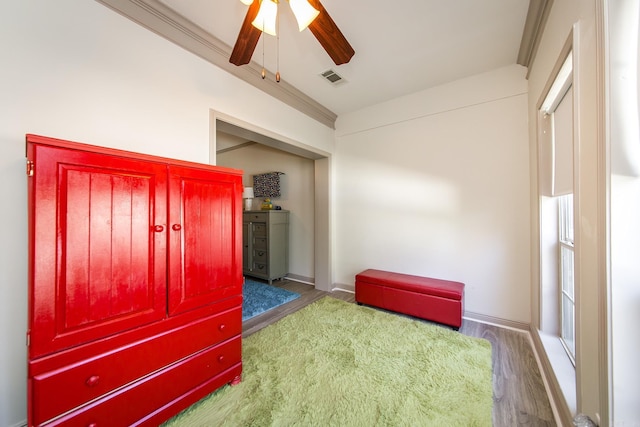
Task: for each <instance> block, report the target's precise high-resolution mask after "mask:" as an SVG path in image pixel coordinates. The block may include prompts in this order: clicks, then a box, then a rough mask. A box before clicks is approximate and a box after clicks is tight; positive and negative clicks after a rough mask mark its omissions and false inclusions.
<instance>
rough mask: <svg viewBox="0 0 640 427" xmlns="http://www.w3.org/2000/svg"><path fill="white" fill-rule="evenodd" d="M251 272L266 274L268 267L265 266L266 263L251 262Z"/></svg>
mask: <svg viewBox="0 0 640 427" xmlns="http://www.w3.org/2000/svg"><path fill="white" fill-rule="evenodd" d="M251 272H252V273H262V274H267V273H268V272H269V269H268V268H267V264H263V263H259V262H254V263H253V268H252V269H251Z"/></svg>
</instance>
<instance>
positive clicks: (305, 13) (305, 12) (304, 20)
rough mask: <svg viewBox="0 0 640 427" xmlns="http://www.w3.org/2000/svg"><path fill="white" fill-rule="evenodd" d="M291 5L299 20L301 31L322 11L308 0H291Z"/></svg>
mask: <svg viewBox="0 0 640 427" xmlns="http://www.w3.org/2000/svg"><path fill="white" fill-rule="evenodd" d="M289 6H291V10H292V11H293V14H294V15H295V17H296V21H298V28H299V29H300V31H302V30H304V29H305V28H307V27H308V26H309V24H311V22H312V21H313V20H314V19H316V18H317V17H318V15H319V14H320V12H319V11H318V10H317V9H316V8H314V7H313V6H311V5H310V4H309V2H308V1H307V0H289Z"/></svg>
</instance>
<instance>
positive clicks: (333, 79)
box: [320, 69, 347, 86]
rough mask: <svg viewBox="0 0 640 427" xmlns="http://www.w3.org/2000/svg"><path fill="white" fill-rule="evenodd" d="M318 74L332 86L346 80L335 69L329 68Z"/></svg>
mask: <svg viewBox="0 0 640 427" xmlns="http://www.w3.org/2000/svg"><path fill="white" fill-rule="evenodd" d="M320 76H321V77H322V78H323V79H325V80H327V81H328V82H329V83H331V84H332V85H334V86H337V85H339V84H342V83H346V82H347V81H346V80H345V79H343V78H342V77H341V76H340V75H339V74H338V73H336V72H335V71H333V70H331V69H329V70H327V71H325V72H323V73H320Z"/></svg>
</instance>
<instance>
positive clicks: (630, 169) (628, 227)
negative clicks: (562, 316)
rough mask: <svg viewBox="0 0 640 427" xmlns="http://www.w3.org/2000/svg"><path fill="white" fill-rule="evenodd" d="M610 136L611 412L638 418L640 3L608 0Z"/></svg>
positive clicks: (623, 420) (627, 421) (622, 418)
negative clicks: (639, 72)
mask: <svg viewBox="0 0 640 427" xmlns="http://www.w3.org/2000/svg"><path fill="white" fill-rule="evenodd" d="M607 7H608V12H609V15H608V18H609V20H610V21H609V25H608V29H609V36H610V38H609V40H608V43H607V47H609V48H610V55H609V64H608V65H609V67H610V68H609V70H608V71H609V74H608V75H609V78H610V81H609V88H610V94H609V96H610V98H609V99H610V104H609V105H610V110H609V116H608V117H609V119H610V122H609V123H610V126H611V131H610V134H609V135H610V138H611V141H610V142H611V143H610V147H611V173H612V176H611V322H612V323H611V330H612V336H611V340H612V344H611V345H612V350H613V351H612V356H611V363H612V383H613V390H612V401H613V409H612V415H613V420H615V425H633V423H634V422H637V421H638V420H640V405H638V397H639V396H640V366H639V365H638V353H639V352H640V334H638V333H637V329H638V324H640V263H638V254H640V128H639V126H638V124H639V114H638V112H639V110H640V108H639V107H640V105H639V104H640V96H639V95H640V92H638V90H639V88H640V85H639V79H640V76H639V75H638V69H639V65H640V64H639V59H640V55H639V54H640V42H639V38H640V37H639V27H640V5H639V4H638V1H637V0H610V1H609V2H608V5H607Z"/></svg>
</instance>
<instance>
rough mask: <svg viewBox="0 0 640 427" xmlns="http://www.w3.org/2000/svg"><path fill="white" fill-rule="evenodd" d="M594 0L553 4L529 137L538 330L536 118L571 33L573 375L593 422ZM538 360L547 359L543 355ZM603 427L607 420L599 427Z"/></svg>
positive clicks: (597, 263) (599, 289) (597, 275)
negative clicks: (573, 234) (573, 136)
mask: <svg viewBox="0 0 640 427" xmlns="http://www.w3.org/2000/svg"><path fill="white" fill-rule="evenodd" d="M599 6H602V2H599V1H596V0H561V1H554V2H553V6H552V9H551V14H550V15H549V18H548V20H547V23H546V26H545V29H544V34H543V36H542V39H541V41H540V45H539V47H538V50H537V55H536V57H535V60H534V63H533V64H532V65H531V66H530V74H529V139H530V144H531V147H530V151H531V155H530V158H531V167H530V170H531V183H532V188H531V230H532V236H533V239H532V245H533V246H532V268H531V272H532V287H533V291H534V292H533V295H534V298H533V301H532V314H533V325H534V327H537V328H539V327H540V319H539V313H540V305H539V304H540V302H539V300H538V298H537V295H539V291H540V277H539V274H538V270H539V265H540V257H539V246H538V244H537V241H538V236H539V226H538V225H539V220H540V219H539V200H538V199H539V197H538V194H539V193H538V188H537V180H538V178H537V170H538V165H537V155H536V117H537V114H538V111H537V103H538V101H539V100H540V98H541V96H542V94H543V89H544V87H545V84H546V83H547V81H548V80H549V79H550V77H551V74H552V69H553V67H554V65H555V63H556V61H557V60H558V59H559V57H560V52H561V50H562V48H563V46H564V44H565V42H566V40H567V39H568V37H569V36H570V34H571V32H572V29H573V30H574V34H575V40H576V44H574V46H573V54H574V68H573V70H574V81H573V90H574V95H575V103H574V111H575V114H574V120H575V122H574V135H575V139H574V144H575V145H574V150H575V157H574V185H575V188H574V204H575V206H574V209H575V218H576V223H575V242H576V249H575V256H576V260H575V263H576V264H575V269H576V271H575V283H576V306H577V313H576V377H577V391H576V396H577V400H578V402H577V410H578V412H581V413H585V414H587V415H589V416H590V417H591V418H592V419H594V420H597V419H598V418H601V419H602V421H603V422H605V423H606V422H607V420H608V407H607V396H608V384H607V383H606V375H607V365H606V360H605V358H604V354H606V348H607V337H606V331H605V328H606V316H605V315H603V313H606V300H605V299H604V298H603V295H606V285H607V281H606V250H605V247H606V244H605V241H604V236H605V218H604V212H605V208H604V207H605V200H606V197H607V196H606V189H605V188H604V183H605V171H604V169H603V168H604V165H605V162H604V160H605V158H604V156H605V152H604V150H603V138H602V133H601V129H602V122H601V121H600V120H601V111H604V108H602V109H599V102H600V103H601V102H603V101H604V99H603V98H602V96H601V94H599V93H598V90H599V88H601V87H602V84H603V80H602V77H601V70H600V69H599V67H600V66H601V65H602V62H601V61H602V58H601V57H600V56H599V51H598V38H597V37H598V31H599V30H598V20H599V19H601V18H599V17H598V10H597V8H598V7H599ZM543 357H545V356H544V355H543ZM605 425H606V424H605Z"/></svg>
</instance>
